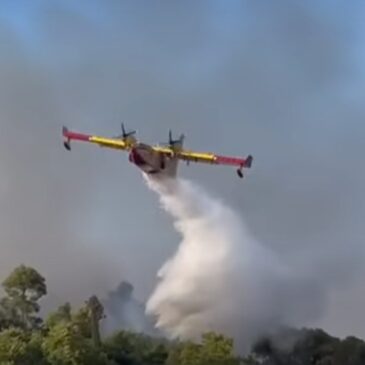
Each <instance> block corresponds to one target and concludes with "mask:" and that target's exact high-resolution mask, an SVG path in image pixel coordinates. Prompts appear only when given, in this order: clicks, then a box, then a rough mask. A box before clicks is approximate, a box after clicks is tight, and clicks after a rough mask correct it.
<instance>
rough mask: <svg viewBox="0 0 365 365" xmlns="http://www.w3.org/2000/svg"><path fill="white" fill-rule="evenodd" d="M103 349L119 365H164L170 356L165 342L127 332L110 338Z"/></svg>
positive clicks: (121, 332)
mask: <svg viewBox="0 0 365 365" xmlns="http://www.w3.org/2000/svg"><path fill="white" fill-rule="evenodd" d="M103 348H104V350H105V352H106V354H107V355H108V358H109V359H110V360H111V361H113V362H114V363H115V364H118V365H119V364H120V365H164V364H165V362H166V359H167V356H168V350H167V348H166V345H165V343H164V341H163V340H160V339H155V338H151V337H148V336H145V335H142V334H137V333H132V332H127V331H120V332H118V333H116V334H114V335H113V336H111V337H110V338H108V339H107V340H106V341H105V342H104V344H103Z"/></svg>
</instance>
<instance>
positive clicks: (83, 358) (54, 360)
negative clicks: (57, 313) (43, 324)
mask: <svg viewBox="0 0 365 365" xmlns="http://www.w3.org/2000/svg"><path fill="white" fill-rule="evenodd" d="M42 349H43V351H44V353H45V356H46V359H47V360H48V362H49V364H51V365H89V364H93V365H105V364H108V361H107V358H106V356H105V355H104V354H103V353H102V352H101V351H98V350H97V349H96V348H94V347H93V346H92V343H91V341H90V340H89V339H88V338H85V337H84V336H83V335H82V333H81V332H80V331H79V328H78V326H77V325H75V324H74V323H72V322H60V323H58V324H56V325H55V326H53V327H52V328H51V329H50V331H49V333H48V335H47V337H46V338H45V340H44V342H43V346H42Z"/></svg>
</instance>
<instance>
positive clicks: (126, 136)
mask: <svg viewBox="0 0 365 365" xmlns="http://www.w3.org/2000/svg"><path fill="white" fill-rule="evenodd" d="M122 132H123V134H122V137H123V138H128V137H130V136H133V135H135V134H136V131H130V132H126V130H125V128H124V123H122Z"/></svg>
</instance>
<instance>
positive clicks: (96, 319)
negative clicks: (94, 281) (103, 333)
mask: <svg viewBox="0 0 365 365" xmlns="http://www.w3.org/2000/svg"><path fill="white" fill-rule="evenodd" d="M86 305H87V308H88V310H89V316H90V327H91V336H92V339H93V342H94V346H97V347H99V346H100V345H101V339H100V321H101V320H102V319H103V318H104V308H103V305H102V304H101V303H100V301H99V299H98V298H97V296H95V295H93V296H92V297H90V299H89V300H88V301H87V302H86Z"/></svg>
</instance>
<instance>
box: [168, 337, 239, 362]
mask: <svg viewBox="0 0 365 365" xmlns="http://www.w3.org/2000/svg"><path fill="white" fill-rule="evenodd" d="M239 363H240V360H239V359H238V358H237V357H235V356H234V353H233V340H232V339H230V338H227V337H225V336H223V335H220V334H217V333H214V332H209V333H205V334H203V336H202V341H201V343H200V344H197V343H194V342H186V343H184V344H182V345H180V346H177V347H176V348H175V349H174V350H173V351H171V352H170V354H169V358H168V360H167V364H169V365H208V364H209V365H236V364H237V365H238V364H239Z"/></svg>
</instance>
